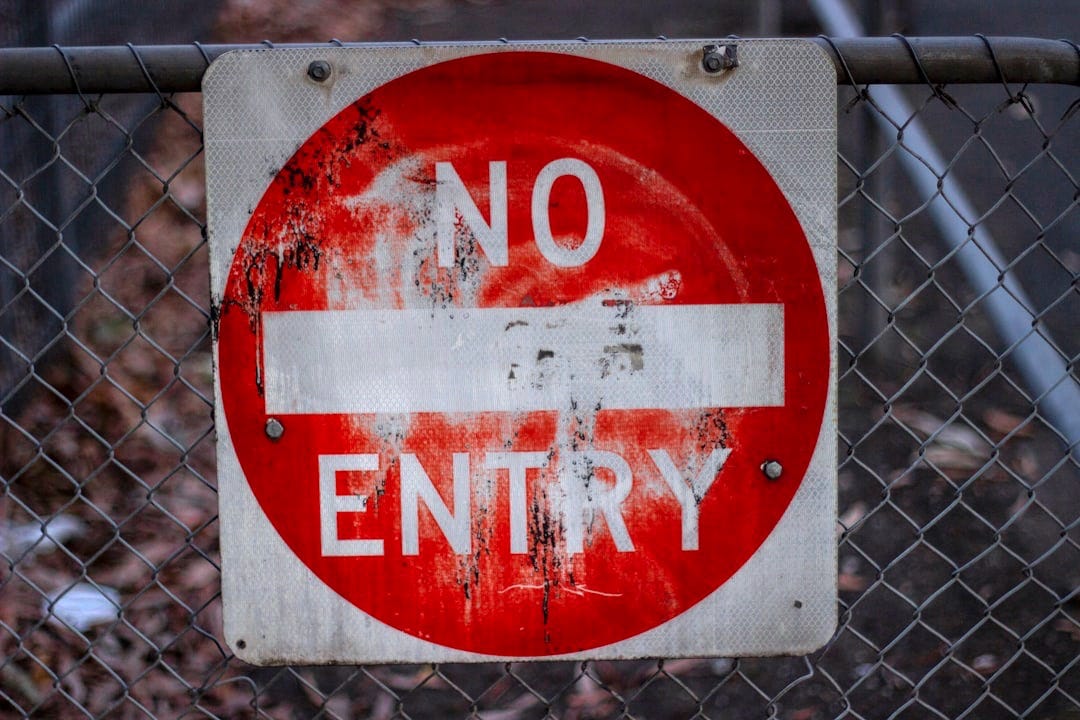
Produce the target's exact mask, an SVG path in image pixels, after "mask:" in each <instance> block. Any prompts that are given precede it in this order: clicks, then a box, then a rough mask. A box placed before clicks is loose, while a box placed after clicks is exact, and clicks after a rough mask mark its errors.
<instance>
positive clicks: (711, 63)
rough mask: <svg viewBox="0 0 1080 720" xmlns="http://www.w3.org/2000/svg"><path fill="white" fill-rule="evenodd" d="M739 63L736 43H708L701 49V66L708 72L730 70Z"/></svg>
mask: <svg viewBox="0 0 1080 720" xmlns="http://www.w3.org/2000/svg"><path fill="white" fill-rule="evenodd" d="M738 64H739V60H738V55H737V54H736V50H735V46H734V45H706V46H705V47H703V48H702V49H701V67H702V68H704V69H705V72H707V73H712V74H715V73H718V72H720V71H721V70H730V69H731V68H733V67H736V66H737V65H738Z"/></svg>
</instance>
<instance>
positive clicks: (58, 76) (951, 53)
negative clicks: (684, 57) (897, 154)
mask: <svg viewBox="0 0 1080 720" xmlns="http://www.w3.org/2000/svg"><path fill="white" fill-rule="evenodd" d="M910 41H911V44H912V46H913V47H914V48H915V50H916V52H918V54H919V58H920V59H921V61H922V63H923V66H924V67H925V68H926V71H927V72H928V73H929V74H930V76H931V77H933V78H935V80H940V81H941V82H949V83H973V82H998V80H999V77H998V71H997V68H996V67H995V66H994V62H993V60H992V59H991V58H990V56H989V54H988V53H987V52H986V47H985V46H984V45H983V44H982V41H981V40H979V39H978V38H975V37H938V38H911V39H910ZM593 42H597V41H593ZM599 42H602V41H599ZM815 42H817V43H818V44H819V45H821V47H822V48H824V49H825V50H826V52H828V53H829V54H830V56H831V57H832V58H833V63H834V64H835V65H836V79H837V82H838V83H841V84H846V83H847V82H848V78H847V74H846V73H845V72H844V71H843V68H842V66H841V64H840V62H839V58H838V57H837V56H836V52H835V51H834V50H833V48H832V47H830V45H829V43H828V42H826V41H824V40H821V39H816V40H815ZM993 43H994V50H995V52H996V53H997V57H998V61H999V63H1000V65H1001V68H1002V69H1003V70H1004V71H1005V73H1006V75H1007V76H1008V77H1009V78H1010V79H1012V80H1014V81H1016V82H1032V83H1064V84H1071V85H1080V58H1078V57H1077V53H1076V49H1075V48H1074V47H1073V46H1072V45H1069V44H1068V43H1066V42H1062V41H1059V40H1043V39H1036V38H1015V37H1008V38H994V39H993ZM835 44H836V50H839V51H840V53H842V54H843V56H844V59H845V60H846V61H847V63H848V66H849V67H850V68H851V70H852V73H853V74H854V75H855V77H856V78H858V79H859V81H860V82H871V83H888V84H896V83H901V84H902V83H921V82H922V76H921V75H920V74H919V72H918V69H917V68H916V67H915V64H914V62H912V59H911V55H910V54H909V53H908V51H907V49H906V48H905V47H904V46H903V44H902V43H900V42H899V41H897V40H895V39H893V38H862V37H859V38H852V37H841V38H837V39H836V40H835ZM394 45H415V43H382V44H378V43H366V44H363V45H356V44H345V47H360V46H363V47H389V46H394ZM266 47H267V46H266V45H196V44H191V45H152V46H143V47H134V46H133V47H70V48H63V49H58V48H55V47H47V48H40V47H38V48H4V49H0V95H43V94H53V93H73V92H76V90H77V89H81V90H82V91H83V92H84V93H117V92H153V91H154V90H155V88H156V89H157V90H160V91H161V92H198V91H199V90H200V83H201V82H202V76H203V73H204V72H205V71H206V67H207V65H208V64H209V63H210V62H211V61H213V60H214V59H215V58H217V57H218V56H219V55H221V54H223V53H225V52H228V51H230V50H260V49H265V48H266ZM276 47H313V45H312V44H305V45H278V46H276ZM324 47H327V48H330V47H336V45H330V44H326V45H324ZM69 63H70V66H71V70H70V71H69V70H68V64H69ZM76 81H77V85H78V87H77V88H76Z"/></svg>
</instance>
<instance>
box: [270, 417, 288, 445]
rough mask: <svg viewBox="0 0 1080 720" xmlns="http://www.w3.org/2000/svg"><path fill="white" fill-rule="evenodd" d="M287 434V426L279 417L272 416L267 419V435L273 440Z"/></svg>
mask: <svg viewBox="0 0 1080 720" xmlns="http://www.w3.org/2000/svg"><path fill="white" fill-rule="evenodd" d="M284 434H285V426H284V425H282V424H281V421H280V420H278V419H277V418H270V419H269V420H267V421H266V437H268V438H270V439H271V440H277V439H278V438H280V437H281V436H282V435H284Z"/></svg>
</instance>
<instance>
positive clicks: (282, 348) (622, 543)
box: [203, 40, 836, 664]
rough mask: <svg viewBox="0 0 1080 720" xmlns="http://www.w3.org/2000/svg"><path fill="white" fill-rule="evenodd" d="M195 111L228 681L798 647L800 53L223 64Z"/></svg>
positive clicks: (816, 546)
mask: <svg viewBox="0 0 1080 720" xmlns="http://www.w3.org/2000/svg"><path fill="white" fill-rule="evenodd" d="M733 61H734V62H733ZM203 90H204V97H205V122H206V126H205V130H206V138H205V142H206V166H207V205H208V216H209V233H210V254H211V291H212V296H211V298H212V307H213V324H214V361H215V381H214V382H215V385H214V390H215V400H216V422H217V433H218V480H219V488H220V502H221V506H220V508H221V552H222V573H223V581H222V582H223V590H222V591H223V596H224V597H223V601H224V612H225V632H226V637H227V640H228V642H229V644H230V646H231V647H232V648H233V650H234V651H235V652H236V654H237V655H239V656H240V657H241V658H243V659H245V660H247V661H250V662H253V663H257V664H274V663H302V664H308V663H333V662H341V663H372V662H391V661H394V662H396V661H403V662H435V661H469V660H488V659H523V658H544V659H553V658H627V657H642V656H665V657H672V656H735V655H762V654H777V653H804V652H808V651H810V650H812V649H814V648H817V647H819V646H821V645H822V644H823V643H825V642H826V641H827V640H828V639H829V637H830V636H831V634H832V633H833V631H834V628H835V624H836V546H835V517H836V442H835V433H836V383H835V373H836V357H835V346H836V308H835V279H836V278H835V272H836V270H835V268H836V264H835V263H836V85H835V74H834V69H833V65H832V63H831V62H830V60H829V59H828V58H827V57H826V55H825V54H824V53H823V52H822V51H821V50H820V49H819V48H818V47H817V46H816V45H814V44H813V43H811V42H806V41H798V40H739V41H729V42H728V43H727V44H726V45H724V46H722V47H714V48H712V49H708V48H706V47H705V44H704V43H702V42H682V41H678V42H676V41H655V42H633V43H631V42H611V43H583V42H573V43H533V44H506V43H499V44H475V45H439V46H434V45H432V46H429V45H419V46H418V45H412V44H409V45H400V46H397V45H394V46H371V47H356V48H304V49H267V50H257V51H238V52H231V53H228V54H226V55H224V56H222V57H221V58H219V59H218V60H217V61H216V62H215V63H214V64H213V65H212V66H211V67H210V69H209V70H208V71H207V73H206V76H205V78H204V81H203Z"/></svg>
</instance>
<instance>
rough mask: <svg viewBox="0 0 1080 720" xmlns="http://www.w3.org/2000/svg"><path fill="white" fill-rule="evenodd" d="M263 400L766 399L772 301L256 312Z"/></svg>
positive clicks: (395, 408) (557, 404)
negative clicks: (260, 330)
mask: <svg viewBox="0 0 1080 720" xmlns="http://www.w3.org/2000/svg"><path fill="white" fill-rule="evenodd" d="M262 323H263V348H264V352H263V365H264V377H265V386H264V387H265V401H266V412H267V413H268V414H274V415H283V414H284V415H287V414H304V413H320V414H339V413H341V414H345V413H413V412H444V413H457V412H489V411H491V412H522V411H531V410H560V409H567V408H569V407H570V403H571V400H573V401H575V402H576V403H577V404H578V405H577V406H579V407H582V408H589V409H591V408H594V407H596V406H597V405H599V406H600V407H603V408H611V409H686V408H704V407H749V406H776V405H782V404H783V401H784V345H783V338H784V314H783V306H782V305H763V304H762V305H752V304H746V305H632V304H606V305H605V304H603V303H602V302H601V301H599V300H590V301H588V302H582V303H577V304H573V305H562V306H557V307H543V308H539V307H530V308H480V309H478V308H449V309H434V310H432V309H427V310H411V309H410V310H348V311H323V312H273V313H264V314H263V316H262Z"/></svg>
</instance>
